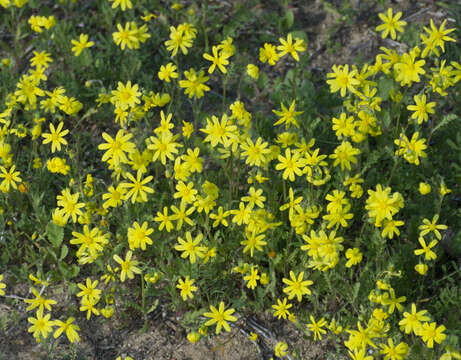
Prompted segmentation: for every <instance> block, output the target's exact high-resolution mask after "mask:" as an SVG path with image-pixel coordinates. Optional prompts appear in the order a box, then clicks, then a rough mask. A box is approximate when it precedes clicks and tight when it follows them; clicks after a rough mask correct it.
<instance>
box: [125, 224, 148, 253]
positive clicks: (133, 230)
mask: <svg viewBox="0 0 461 360" xmlns="http://www.w3.org/2000/svg"><path fill="white" fill-rule="evenodd" d="M147 227H148V224H147V222H146V221H144V222H143V223H142V226H139V224H138V223H137V222H136V221H135V222H134V223H133V227H129V228H128V234H127V237H128V244H129V245H130V250H134V249H137V248H141V249H142V250H146V244H148V245H152V240H151V238H150V237H149V235H150V234H152V233H153V232H154V230H153V229H151V228H147Z"/></svg>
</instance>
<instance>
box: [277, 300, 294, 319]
mask: <svg viewBox="0 0 461 360" xmlns="http://www.w3.org/2000/svg"><path fill="white" fill-rule="evenodd" d="M292 306H293V305H292V304H287V298H284V299H283V301H280V299H277V304H275V305H272V308H273V309H274V310H275V311H274V317H277V318H278V319H280V318H281V317H282V318H284V319H286V318H287V316H288V315H290V312H289V311H288V309H290V308H291V307H292Z"/></svg>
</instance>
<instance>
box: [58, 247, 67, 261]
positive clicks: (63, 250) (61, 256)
mask: <svg viewBox="0 0 461 360" xmlns="http://www.w3.org/2000/svg"><path fill="white" fill-rule="evenodd" d="M68 253H69V248H68V247H67V245H63V246H62V248H61V255H60V256H59V260H63V259H64V258H65V257H66V256H67V254H68Z"/></svg>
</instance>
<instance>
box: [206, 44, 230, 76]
mask: <svg viewBox="0 0 461 360" xmlns="http://www.w3.org/2000/svg"><path fill="white" fill-rule="evenodd" d="M211 50H212V53H213V55H210V54H206V53H205V54H203V57H204V58H205V59H206V60H208V61H211V62H212V64H211V65H210V67H209V68H208V73H209V74H212V73H213V71H214V69H215V67H218V69H219V70H220V71H221V72H222V73H223V74H225V73H227V69H226V68H225V66H226V65H228V64H229V61H228V60H227V59H228V58H229V55H228V54H227V53H225V52H223V51H221V52H218V47H217V46H213V47H212V49H211Z"/></svg>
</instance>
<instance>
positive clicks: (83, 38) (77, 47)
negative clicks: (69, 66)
mask: <svg viewBox="0 0 461 360" xmlns="http://www.w3.org/2000/svg"><path fill="white" fill-rule="evenodd" d="M71 43H72V45H74V46H73V47H72V49H71V50H72V52H73V53H74V55H75V56H79V55H80V54H81V53H82V51H83V50H84V49H86V48H90V47H92V46H93V45H94V42H93V41H88V35H87V34H80V37H79V39H78V41H77V40H73V39H72V40H71Z"/></svg>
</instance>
